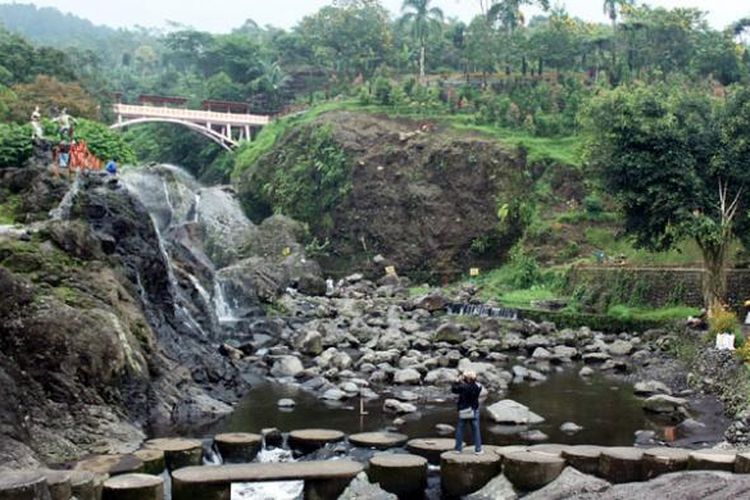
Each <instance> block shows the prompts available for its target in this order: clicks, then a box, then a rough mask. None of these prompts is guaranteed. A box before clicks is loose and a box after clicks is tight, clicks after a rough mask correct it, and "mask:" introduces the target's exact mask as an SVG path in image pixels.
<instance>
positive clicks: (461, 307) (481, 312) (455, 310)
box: [446, 304, 518, 321]
mask: <svg viewBox="0 0 750 500" xmlns="http://www.w3.org/2000/svg"><path fill="white" fill-rule="evenodd" d="M446 310H447V311H448V314H452V315H455V316H483V317H488V318H501V319H508V320H512V321H515V320H517V319H518V310H516V309H511V308H508V307H491V306H487V305H484V304H448V305H447V306H446Z"/></svg>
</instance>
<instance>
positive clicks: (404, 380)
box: [393, 368, 422, 385]
mask: <svg viewBox="0 0 750 500" xmlns="http://www.w3.org/2000/svg"><path fill="white" fill-rule="evenodd" d="M421 380H422V375H421V374H420V373H419V372H418V371H417V370H415V369H413V368H406V369H404V370H398V371H396V373H394V374H393V382H394V383H396V384H406V385H419V382H420V381H421Z"/></svg>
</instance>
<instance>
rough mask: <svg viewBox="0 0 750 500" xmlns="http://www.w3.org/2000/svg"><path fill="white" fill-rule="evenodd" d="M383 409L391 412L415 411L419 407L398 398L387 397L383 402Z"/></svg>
mask: <svg viewBox="0 0 750 500" xmlns="http://www.w3.org/2000/svg"><path fill="white" fill-rule="evenodd" d="M383 411H386V412H390V413H399V414H402V413H414V412H416V411H417V407H416V406H414V405H413V404H411V403H402V402H401V401H399V400H398V399H386V400H385V401H384V402H383Z"/></svg>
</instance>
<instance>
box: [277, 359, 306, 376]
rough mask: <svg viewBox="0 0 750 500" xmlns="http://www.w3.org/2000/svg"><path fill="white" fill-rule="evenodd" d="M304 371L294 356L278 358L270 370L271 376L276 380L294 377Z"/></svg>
mask: <svg viewBox="0 0 750 500" xmlns="http://www.w3.org/2000/svg"><path fill="white" fill-rule="evenodd" d="M304 369H305V367H304V366H302V362H301V361H300V360H299V358H297V357H296V356H280V357H279V358H278V359H277V360H276V361H275V362H274V363H273V367H272V368H271V375H273V376H274V377H278V378H283V377H296V376H297V375H298V374H299V373H301V372H302V371H303V370H304Z"/></svg>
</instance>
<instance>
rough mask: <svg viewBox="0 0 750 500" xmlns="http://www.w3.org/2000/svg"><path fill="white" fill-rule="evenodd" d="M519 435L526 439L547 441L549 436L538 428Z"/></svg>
mask: <svg viewBox="0 0 750 500" xmlns="http://www.w3.org/2000/svg"><path fill="white" fill-rule="evenodd" d="M518 437H520V438H521V439H523V440H525V441H547V440H548V439H549V436H548V435H546V434H545V433H543V432H542V431H540V430H538V429H532V430H529V431H523V432H519V433H518Z"/></svg>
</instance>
